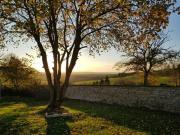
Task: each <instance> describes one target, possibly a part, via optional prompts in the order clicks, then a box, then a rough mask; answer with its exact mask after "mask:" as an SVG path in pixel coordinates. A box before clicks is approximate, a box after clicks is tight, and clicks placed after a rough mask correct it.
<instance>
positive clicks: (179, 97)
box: [66, 86, 180, 114]
mask: <svg viewBox="0 0 180 135" xmlns="http://www.w3.org/2000/svg"><path fill="white" fill-rule="evenodd" d="M66 97H67V98H70V99H79V100H86V101H91V102H102V103H108V104H119V105H125V106H133V107H147V108H150V109H157V110H164V111H168V112H174V113H179V114H180V87H177V88H173V87H120V86H70V87H69V88H68V90H67V93H66Z"/></svg>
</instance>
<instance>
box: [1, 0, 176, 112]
mask: <svg viewBox="0 0 180 135" xmlns="http://www.w3.org/2000/svg"><path fill="white" fill-rule="evenodd" d="M0 3H1V6H0V17H1V19H2V22H3V30H4V31H5V34H8V35H9V34H12V35H14V36H15V37H17V36H21V37H24V38H25V39H27V37H28V38H31V39H33V40H34V41H36V43H37V48H38V50H39V53H40V55H41V57H42V62H43V66H44V69H45V73H46V77H47V82H48V85H49V88H50V101H49V105H48V108H49V110H54V109H55V108H57V106H59V105H60V104H61V103H62V101H63V97H64V95H65V92H66V89H67V87H68V85H69V79H70V76H71V73H72V71H73V68H74V66H75V64H76V61H77V59H78V57H79V54H80V51H81V49H83V48H86V47H89V48H90V52H91V53H92V52H94V51H95V52H98V53H99V52H101V51H103V50H107V49H108V48H109V47H111V46H112V44H114V43H115V39H114V36H113V35H112V34H111V33H113V30H115V29H117V28H118V30H120V31H121V32H122V33H124V34H123V35H122V36H121V40H124V39H125V38H127V36H131V34H130V32H129V33H127V31H133V28H132V26H133V24H134V21H136V23H138V22H139V21H137V20H138V19H141V18H138V16H140V15H141V14H142V13H146V12H148V13H152V14H154V15H153V16H152V14H147V16H146V18H144V19H146V20H148V18H149V20H151V21H149V22H145V23H148V24H153V25H157V27H158V26H159V25H160V24H164V25H166V24H167V19H168V18H167V16H169V14H167V12H168V9H169V7H170V5H172V3H174V1H173V0H170V1H166V0H162V1H158V2H154V1H152V0H148V1H141V0H132V1H131V0H127V1H126V0H62V1H60V0H43V1H42V0H8V1H7V0H1V2H0ZM159 7H161V8H159ZM142 9H143V10H142ZM150 9H151V11H150ZM157 9H158V10H157ZM160 11H162V13H163V15H162V16H161V17H160V18H159V19H158V20H157V15H155V13H159V12H160ZM152 17H153V18H152ZM142 24H143V21H142V20H141V22H140V23H139V25H142ZM143 26H144V27H145V26H146V25H143ZM125 33H126V35H125ZM16 39H17V38H16ZM9 40H11V38H9ZM49 50H51V52H52V55H53V60H54V67H53V73H51V72H50V67H49V65H48V61H47V57H48V56H47V52H48V51H49ZM63 62H64V63H65V64H66V67H65V69H66V73H65V81H64V82H62V81H61V79H62V77H61V74H62V73H61V71H62V63H63ZM60 82H62V83H60Z"/></svg>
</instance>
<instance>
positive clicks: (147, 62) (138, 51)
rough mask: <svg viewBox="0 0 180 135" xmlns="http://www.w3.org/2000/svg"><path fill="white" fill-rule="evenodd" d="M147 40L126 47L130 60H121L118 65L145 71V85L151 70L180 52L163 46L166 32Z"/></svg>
mask: <svg viewBox="0 0 180 135" xmlns="http://www.w3.org/2000/svg"><path fill="white" fill-rule="evenodd" d="M149 36H150V35H148V37H149ZM145 40H146V41H144V40H143V41H141V42H140V44H137V45H134V46H133V47H130V48H129V47H125V48H124V49H123V52H124V53H125V55H124V56H125V57H127V58H128V60H127V61H126V62H119V63H117V64H116V66H117V67H119V68H120V67H126V70H129V71H142V72H143V73H144V85H145V86H147V85H148V77H149V74H150V73H151V71H152V70H153V69H157V68H159V67H160V66H162V65H163V64H164V63H165V62H167V61H169V60H172V59H174V58H176V57H178V56H179V52H178V51H175V50H172V49H171V48H165V47H164V46H163V45H164V43H165V42H166V41H167V36H166V35H164V34H161V35H160V36H158V37H156V38H154V37H153V38H151V39H150V38H147V39H145Z"/></svg>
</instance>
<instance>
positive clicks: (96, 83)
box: [93, 76, 110, 85]
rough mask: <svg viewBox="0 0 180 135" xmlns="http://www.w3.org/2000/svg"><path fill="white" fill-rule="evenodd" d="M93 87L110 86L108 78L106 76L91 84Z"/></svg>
mask: <svg viewBox="0 0 180 135" xmlns="http://www.w3.org/2000/svg"><path fill="white" fill-rule="evenodd" d="M93 85H110V80H109V77H108V76H106V77H105V79H101V80H97V81H95V82H93Z"/></svg>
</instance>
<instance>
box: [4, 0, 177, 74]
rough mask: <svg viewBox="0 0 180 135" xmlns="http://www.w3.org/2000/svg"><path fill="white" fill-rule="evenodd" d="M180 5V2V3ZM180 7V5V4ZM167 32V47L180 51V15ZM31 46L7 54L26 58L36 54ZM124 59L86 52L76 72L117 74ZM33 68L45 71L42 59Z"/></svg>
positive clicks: (174, 16)
mask: <svg viewBox="0 0 180 135" xmlns="http://www.w3.org/2000/svg"><path fill="white" fill-rule="evenodd" d="M179 3H180V2H179ZM179 5H180V4H179ZM166 31H168V32H169V36H170V41H169V42H168V43H166V46H169V47H172V48H174V49H178V50H180V15H179V16H178V15H177V14H172V15H171V17H170V23H169V26H168V28H167V29H166ZM31 44H35V43H33V42H31V41H29V42H26V43H25V44H21V45H20V46H19V47H18V48H13V47H9V48H8V51H7V52H6V53H15V54H16V55H18V56H19V57H24V56H26V53H29V54H35V52H34V51H33V50H32V49H31V48H30V46H31ZM121 59H122V57H121V55H120V53H119V52H117V51H115V50H113V49H112V50H109V52H104V53H102V54H101V55H96V56H95V57H92V56H89V55H88V50H87V49H86V50H84V51H83V52H82V55H81V56H80V57H79V59H78V61H77V64H76V66H75V69H74V71H76V72H116V70H115V69H113V66H114V64H115V63H116V62H118V61H119V60H121ZM48 62H49V63H50V65H52V58H51V57H49V60H48ZM32 65H33V67H34V68H36V69H37V70H39V71H44V70H43V68H42V62H41V59H40V58H35V59H34V61H33V64H32Z"/></svg>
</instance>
